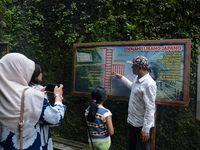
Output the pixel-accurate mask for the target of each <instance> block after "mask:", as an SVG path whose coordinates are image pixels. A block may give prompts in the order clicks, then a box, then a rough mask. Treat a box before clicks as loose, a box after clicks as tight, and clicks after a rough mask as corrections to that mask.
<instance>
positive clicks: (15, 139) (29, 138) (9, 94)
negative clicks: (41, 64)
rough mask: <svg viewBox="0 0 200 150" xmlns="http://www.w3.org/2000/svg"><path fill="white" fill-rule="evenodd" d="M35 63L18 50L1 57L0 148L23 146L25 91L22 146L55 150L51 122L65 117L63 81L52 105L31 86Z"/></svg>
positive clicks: (14, 149) (34, 149)
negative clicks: (21, 122)
mask: <svg viewBox="0 0 200 150" xmlns="http://www.w3.org/2000/svg"><path fill="white" fill-rule="evenodd" d="M34 70H35V63H34V62H33V61H32V60H30V59H28V58H27V57H25V56H24V55H22V54H19V53H10V54H7V55H5V56H4V57H3V58H2V59H0V149H4V150H18V149H19V148H20V138H19V119H20V109H21V97H22V93H23V90H24V89H26V88H28V89H27V90H26V91H25V93H24V113H23V119H24V125H23V149H26V150H44V149H45V150H53V143H52V139H51V134H50V130H49V125H59V124H60V123H61V122H62V121H63V117H64V112H65V110H66V106H65V105H63V104H62V94H63V90H62V88H63V85H61V86H60V87H59V88H58V87H57V86H56V87H55V89H54V94H55V103H54V106H51V105H50V104H49V102H48V100H47V99H46V98H44V93H43V92H41V91H38V90H35V89H33V88H31V87H29V86H28V84H29V82H30V80H31V77H32V74H33V72H34Z"/></svg>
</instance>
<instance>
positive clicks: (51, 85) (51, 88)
mask: <svg viewBox="0 0 200 150" xmlns="http://www.w3.org/2000/svg"><path fill="white" fill-rule="evenodd" d="M55 86H58V87H60V84H53V83H48V84H47V86H46V88H45V91H47V92H50V93H53V92H54V88H55Z"/></svg>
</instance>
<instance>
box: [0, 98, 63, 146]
mask: <svg viewBox="0 0 200 150" xmlns="http://www.w3.org/2000/svg"><path fill="white" fill-rule="evenodd" d="M65 110H66V106H65V105H63V104H62V103H61V102H55V104H54V106H53V107H52V106H51V105H50V103H49V102H48V101H47V99H44V103H43V109H42V113H41V116H40V119H39V121H38V123H37V124H36V125H35V127H34V128H33V130H32V131H31V132H30V133H29V134H28V135H27V136H25V137H23V149H26V150H53V143H52V138H51V133H50V128H49V127H50V125H52V126H57V125H59V124H60V123H61V122H62V121H63V117H64V112H65ZM25 125H26V123H25V124H24V126H25ZM19 149H20V140H19V135H17V134H14V133H12V132H10V131H9V130H7V129H6V128H5V127H3V126H1V125H0V150H19Z"/></svg>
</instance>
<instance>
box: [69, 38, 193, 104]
mask: <svg viewBox="0 0 200 150" xmlns="http://www.w3.org/2000/svg"><path fill="white" fill-rule="evenodd" d="M73 50H74V55H73V74H72V78H73V81H72V95H73V96H86V97H89V96H90V92H91V89H93V87H95V86H102V87H104V88H105V89H106V91H107V94H108V96H109V98H111V99H116V100H128V99H129V95H130V90H129V89H128V88H127V87H126V86H125V85H124V84H123V83H122V82H121V81H120V80H119V79H115V78H114V77H113V76H112V73H113V72H117V73H120V74H122V75H124V76H125V77H127V78H128V79H129V80H134V79H135V77H136V76H135V75H134V74H133V73H132V68H131V66H132V65H131V64H130V63H127V62H128V61H132V59H133V58H134V57H135V56H139V55H142V56H145V57H146V58H147V59H148V61H149V67H148V68H149V70H148V71H149V73H150V75H151V76H152V78H153V79H154V80H155V81H156V84H157V87H158V90H157V97H156V103H157V104H166V105H180V106H188V102H189V84H190V51H191V40H190V39H171V40H151V41H121V42H100V43H82V44H74V46H73Z"/></svg>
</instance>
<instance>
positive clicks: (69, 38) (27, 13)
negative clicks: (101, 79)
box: [0, 0, 200, 150]
mask: <svg viewBox="0 0 200 150" xmlns="http://www.w3.org/2000/svg"><path fill="white" fill-rule="evenodd" d="M199 6H200V1H190V0H168V1H167V0H151V1H150V0H142V1H141V0H117V1H116V0H68V1H66V0H56V1H55V0H26V1H19V0H12V1H11V0H2V1H1V2H0V41H3V42H7V41H9V42H10V48H11V52H20V53H23V54H25V55H26V56H27V57H29V58H31V59H32V60H34V61H35V62H36V63H39V64H40V65H41V66H42V69H43V72H44V73H43V80H44V81H43V84H44V85H46V83H48V82H52V83H62V84H63V85H64V97H65V101H64V103H65V104H66V105H67V109H68V111H67V112H66V116H65V118H64V122H63V123H62V124H61V125H60V126H59V127H55V128H52V134H53V135H54V136H61V137H64V138H68V139H72V140H76V141H82V142H85V143H87V136H86V134H87V133H86V126H85V122H84V121H83V120H84V111H85V109H86V108H87V107H88V106H89V104H90V99H89V98H81V97H72V96H71V95H70V93H71V80H72V77H71V73H72V62H73V57H72V56H73V48H72V47H73V44H74V43H87V42H104V41H130V40H134V41H137V40H158V39H181V38H190V39H191V40H192V46H191V69H190V72H191V74H190V76H191V79H190V106H189V107H188V108H184V107H181V108H180V107H174V106H165V105H159V106H158V115H157V123H156V130H157V131H156V134H157V135H156V149H162V150H169V149H171V148H172V147H173V149H174V150H182V149H184V150H193V149H199V147H200V142H199V140H198V139H199V137H200V128H199V124H198V122H196V119H195V110H196V108H195V102H196V93H197V75H198V74H197V66H198V55H199V52H198V47H199V46H200V27H199V19H200V12H199ZM80 84H81V83H80ZM51 99H53V96H51V95H50V101H51V103H53V100H51ZM105 106H106V107H107V108H108V109H110V110H111V112H112V113H113V124H114V128H115V134H114V135H113V136H112V143H113V147H114V149H119V150H123V149H126V136H127V135H126V134H127V126H126V117H127V107H128V102H124V101H115V100H108V101H107V102H106V103H105ZM183 141H187V142H185V143H183Z"/></svg>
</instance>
